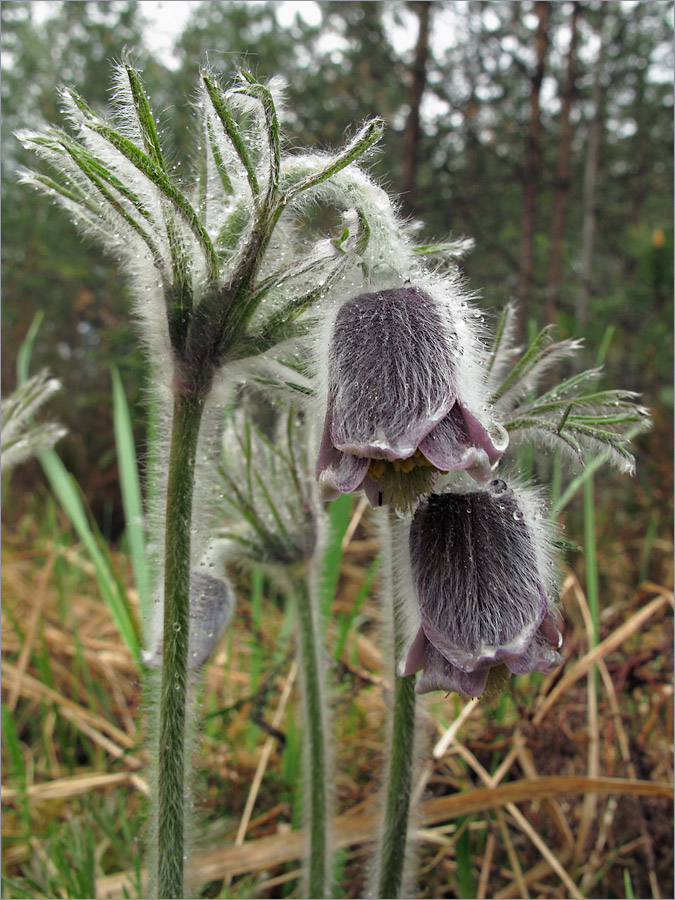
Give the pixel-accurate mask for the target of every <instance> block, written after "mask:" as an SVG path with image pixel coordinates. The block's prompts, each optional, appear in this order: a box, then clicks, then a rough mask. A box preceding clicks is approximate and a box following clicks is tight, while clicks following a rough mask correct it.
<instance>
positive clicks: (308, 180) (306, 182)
mask: <svg viewBox="0 0 675 900" xmlns="http://www.w3.org/2000/svg"><path fill="white" fill-rule="evenodd" d="M383 131H384V122H383V121H382V119H371V120H370V121H369V122H366V124H365V125H364V126H363V128H362V129H361V130H360V131H359V133H358V134H357V135H356V137H355V138H354V139H353V140H352V141H350V142H349V143H348V144H347V146H346V147H345V148H344V149H343V150H341V151H340V152H339V153H337V154H336V155H335V156H332V157H329V158H328V159H327V160H326V167H325V168H324V169H322V170H321V171H320V172H314V173H312V174H309V175H307V176H306V177H305V178H302V177H301V180H300V181H296V182H295V183H293V184H290V185H288V186H287V187H286V189H285V191H284V201H285V202H286V203H288V202H290V201H291V200H292V199H293V198H294V197H297V195H298V194H301V193H302V192H303V191H306V190H308V189H309V188H312V187H316V185H318V184H321V183H322V182H323V181H326V180H327V179H328V178H330V177H331V176H332V175H335V173H336V172H339V171H340V170H341V169H344V168H345V166H348V165H349V164H350V163H352V162H355V161H356V160H357V159H359V158H360V157H361V156H363V154H364V153H365V152H366V150H367V149H368V148H369V147H371V146H372V145H373V144H374V143H376V142H377V141H378V140H379V139H380V137H381V136H382V133H383Z"/></svg>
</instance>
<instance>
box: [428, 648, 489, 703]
mask: <svg viewBox="0 0 675 900" xmlns="http://www.w3.org/2000/svg"><path fill="white" fill-rule="evenodd" d="M489 671H490V669H489V667H485V668H483V669H477V670H476V671H475V672H463V671H462V670H461V669H458V668H456V667H455V666H453V665H451V664H450V663H449V662H448V661H447V659H445V658H444V657H443V656H441V654H440V653H439V652H438V651H437V650H436V649H435V648H434V647H433V646H431V644H429V645H428V646H427V651H426V657H425V664H424V672H423V673H422V677H421V678H420V680H419V681H418V682H417V684H416V685H415V692H416V693H417V694H427V693H429V691H445V692H446V693H449V692H450V691H456V692H457V693H458V694H463V695H464V696H465V697H480V695H481V694H482V693H483V691H484V690H485V684H486V682H487V677H488V674H489Z"/></svg>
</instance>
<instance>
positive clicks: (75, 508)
mask: <svg viewBox="0 0 675 900" xmlns="http://www.w3.org/2000/svg"><path fill="white" fill-rule="evenodd" d="M39 459H40V462H41V464H42V467H43V469H44V471H45V475H46V476H47V479H48V480H49V483H50V486H51V488H52V491H53V492H54V495H55V496H56V497H57V498H58V500H59V502H60V504H61V506H62V507H63V509H64V510H65V512H66V513H67V515H68V518H69V519H70V522H71V524H72V526H73V528H74V529H75V531H76V532H77V535H78V537H79V538H80V540H81V541H82V543H83V544H84V546H85V548H86V550H87V553H88V554H89V558H90V559H91V561H92V563H93V565H94V569H95V571H96V579H97V581H98V585H99V589H100V591H101V595H102V597H103V600H104V601H105V603H106V605H107V607H108V609H109V610H110V614H111V616H112V618H113V621H114V622H115V625H116V626H117V628H118V630H119V633H120V635H121V637H122V639H123V640H124V642H125V644H126V645H127V647H128V648H129V650H130V651H131V653H132V656H133V657H134V659H137V658H138V653H139V642H138V635H137V631H136V626H135V624H134V620H133V617H132V613H131V608H130V606H129V601H128V598H127V597H126V595H125V594H124V592H123V591H122V589H121V587H120V584H119V582H118V581H117V579H116V578H115V576H114V574H113V571H112V563H111V561H110V559H109V557H108V554H107V552H105V551H104V550H103V549H102V547H101V543H100V541H99V539H98V538H97V536H96V534H95V533H94V531H93V530H92V527H91V525H90V523H89V520H88V519H87V515H86V513H85V511H84V507H83V505H82V500H81V499H80V495H79V492H78V490H77V488H76V486H75V485H76V482H75V480H74V479H73V477H72V475H71V474H70V473H69V472H68V470H67V469H66V467H65V466H64V464H63V463H62V462H61V459H60V457H59V456H58V454H57V453H55V452H54V451H53V450H45V451H44V452H43V453H41V454H40V457H39Z"/></svg>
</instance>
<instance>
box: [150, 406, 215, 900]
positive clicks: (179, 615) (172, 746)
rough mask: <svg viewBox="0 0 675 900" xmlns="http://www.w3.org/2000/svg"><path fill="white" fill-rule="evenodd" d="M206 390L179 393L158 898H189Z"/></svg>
mask: <svg viewBox="0 0 675 900" xmlns="http://www.w3.org/2000/svg"><path fill="white" fill-rule="evenodd" d="M203 409H204V396H203V394H201V393H187V394H180V393H176V395H175V397H174V406H173V422H172V430H171V449H170V453H169V474H168V485H167V506H166V539H165V556H166V567H165V574H164V651H163V652H164V655H163V666H162V682H161V690H160V709H159V747H158V792H157V812H156V814H157V829H156V834H157V885H156V887H157V896H158V897H160V898H180V897H182V896H183V861H184V858H185V849H184V847H185V833H184V832H185V793H186V790H185V768H186V746H185V745H186V728H187V688H188V683H187V682H188V679H187V672H188V641H189V603H190V529H191V521H192V495H193V488H194V468H195V456H196V451H197V439H198V437H199V426H200V423H201V419H202V412H203Z"/></svg>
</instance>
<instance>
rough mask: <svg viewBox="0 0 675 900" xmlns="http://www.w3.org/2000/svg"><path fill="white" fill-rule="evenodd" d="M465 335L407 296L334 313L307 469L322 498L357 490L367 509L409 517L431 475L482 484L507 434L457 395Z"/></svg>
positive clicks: (396, 294)
mask: <svg viewBox="0 0 675 900" xmlns="http://www.w3.org/2000/svg"><path fill="white" fill-rule="evenodd" d="M460 326H461V327H460ZM466 330H467V329H466V322H464V321H462V320H460V319H458V320H457V321H453V317H452V314H451V312H450V310H449V308H448V305H447V304H444V303H441V302H440V301H438V300H436V299H434V297H432V296H431V295H430V294H429V293H427V292H425V291H423V290H421V289H419V288H416V287H402V288H393V289H389V290H381V291H377V292H374V293H370V294H360V295H359V296H357V297H354V298H353V299H351V300H349V301H347V302H346V303H345V304H344V305H343V306H342V307H341V309H340V311H339V312H338V315H337V318H336V320H335V324H334V326H333V331H332V334H331V337H330V345H329V351H328V352H329V359H328V392H327V394H328V395H327V407H326V415H325V422H324V431H323V438H322V442H321V447H320V450H319V456H318V461H317V467H316V472H317V478H318V479H319V482H320V485H321V490H322V494H323V496H324V498H325V499H327V500H330V499H334V498H335V497H337V496H338V495H339V494H341V493H343V494H344V493H349V492H351V491H355V490H358V489H360V488H363V490H364V491H365V492H366V494H367V496H368V498H369V500H370V502H371V503H372V504H373V505H374V506H378V505H379V506H381V505H382V504H389V503H391V504H393V505H394V506H397V507H399V508H410V507H412V506H413V505H414V503H415V502H416V501H417V500H418V499H419V498H420V497H423V496H425V495H426V494H428V493H430V491H431V490H432V489H433V486H434V483H435V481H436V477H437V475H438V473H439V472H450V471H454V470H459V469H465V470H467V471H468V472H469V474H470V475H472V476H473V477H474V478H475V479H476V480H477V481H486V480H488V479H489V478H490V475H491V471H492V466H493V464H494V463H496V462H497V461H498V460H499V459H500V457H501V455H502V453H503V452H504V450H505V449H506V446H507V444H508V435H507V434H506V431H505V430H504V429H503V428H502V427H501V426H499V425H496V424H494V423H492V422H490V421H487V415H486V414H482V415H481V417H480V419H479V417H478V416H477V414H476V413H475V411H472V410H471V409H470V408H469V405H468V404H467V400H466V398H464V397H463V396H462V395H461V393H460V382H461V381H462V380H466V379H461V378H460V372H461V370H462V366H465V362H466V361H465V359H464V356H465V354H466V355H469V354H468V348H467V347H466V335H465V332H466ZM478 378H479V374H478V373H476V380H477V379H478Z"/></svg>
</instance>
